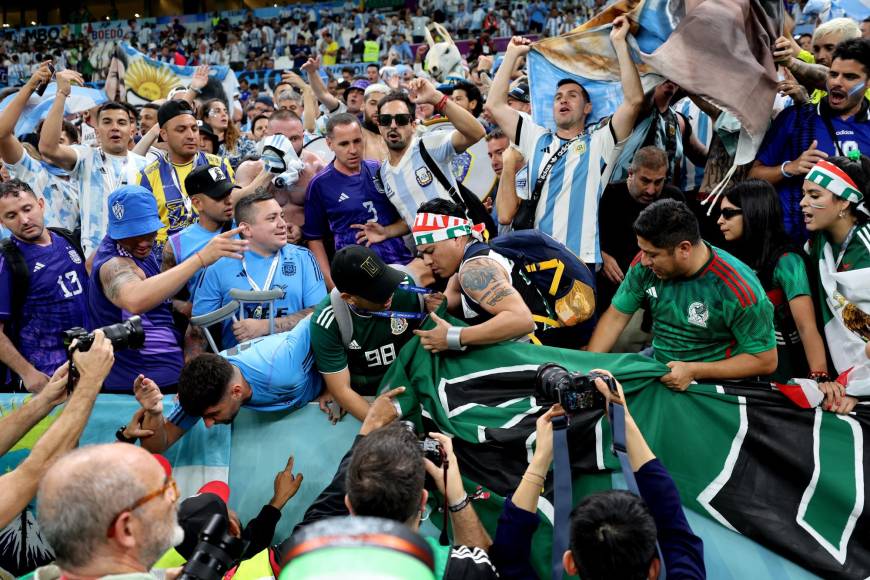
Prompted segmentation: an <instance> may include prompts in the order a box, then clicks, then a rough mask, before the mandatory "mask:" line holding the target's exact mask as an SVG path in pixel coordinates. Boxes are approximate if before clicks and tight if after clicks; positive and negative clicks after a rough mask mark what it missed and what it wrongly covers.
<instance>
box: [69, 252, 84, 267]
mask: <svg viewBox="0 0 870 580" xmlns="http://www.w3.org/2000/svg"><path fill="white" fill-rule="evenodd" d="M69 259H70V260H72V263H73V264H81V263H82V258H81V256H79V253H78V252H76V251H75V250H70V251H69Z"/></svg>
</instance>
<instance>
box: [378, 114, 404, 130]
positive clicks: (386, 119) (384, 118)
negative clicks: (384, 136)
mask: <svg viewBox="0 0 870 580" xmlns="http://www.w3.org/2000/svg"><path fill="white" fill-rule="evenodd" d="M394 120H395V121H396V125H397V126H399V127H404V126H405V125H408V124H410V123H411V115H409V114H408V113H400V114H398V115H378V125H380V126H381V127H389V126H390V125H392V124H393V121H394Z"/></svg>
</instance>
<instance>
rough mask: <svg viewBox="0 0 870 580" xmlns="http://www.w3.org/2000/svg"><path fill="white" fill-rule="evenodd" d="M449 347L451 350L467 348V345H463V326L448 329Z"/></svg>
mask: <svg viewBox="0 0 870 580" xmlns="http://www.w3.org/2000/svg"><path fill="white" fill-rule="evenodd" d="M447 348H448V349H449V350H465V349H466V348H468V347H467V346H462V327H461V326H451V327H449V328H448V329H447Z"/></svg>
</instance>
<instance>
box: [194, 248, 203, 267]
mask: <svg viewBox="0 0 870 580" xmlns="http://www.w3.org/2000/svg"><path fill="white" fill-rule="evenodd" d="M193 255H194V256H196V257H197V258H199V263H200V264H202V265H201V266H200V268H205V260H203V259H202V256H200V255H199V251H196V252H194V253H193Z"/></svg>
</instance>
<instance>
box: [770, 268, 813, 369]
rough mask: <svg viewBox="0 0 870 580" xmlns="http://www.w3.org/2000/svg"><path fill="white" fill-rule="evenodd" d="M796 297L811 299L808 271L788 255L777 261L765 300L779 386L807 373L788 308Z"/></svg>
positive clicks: (799, 340)
mask: <svg viewBox="0 0 870 580" xmlns="http://www.w3.org/2000/svg"><path fill="white" fill-rule="evenodd" d="M799 296H812V290H810V281H809V278H808V277H807V268H806V265H805V264H804V260H803V258H802V257H801V256H800V255H798V254H796V253H794V252H787V253H785V254H783V255H782V256H780V258H779V260H777V262H776V266H775V267H774V269H773V276H772V280H771V288H770V289H769V290H768V291H767V297H768V298H769V299H770V301H771V303H772V304H773V325H774V329H775V330H776V350H777V356H778V360H779V362H778V363H777V366H776V372H775V373H774V374H773V376H772V378H773V380H775V381H777V382H781V383H784V382H787V381H788V380H789V379H792V378H795V377H805V376H807V373H808V372H809V371H810V369H809V367H808V366H807V357H806V353H805V352H804V347H803V343H802V342H801V337H800V334H799V333H798V330H797V326H796V325H795V321H794V318H793V317H792V314H791V305H790V304H789V303H790V302H791V301H792V300H794V299H795V298H797V297H799Z"/></svg>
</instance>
